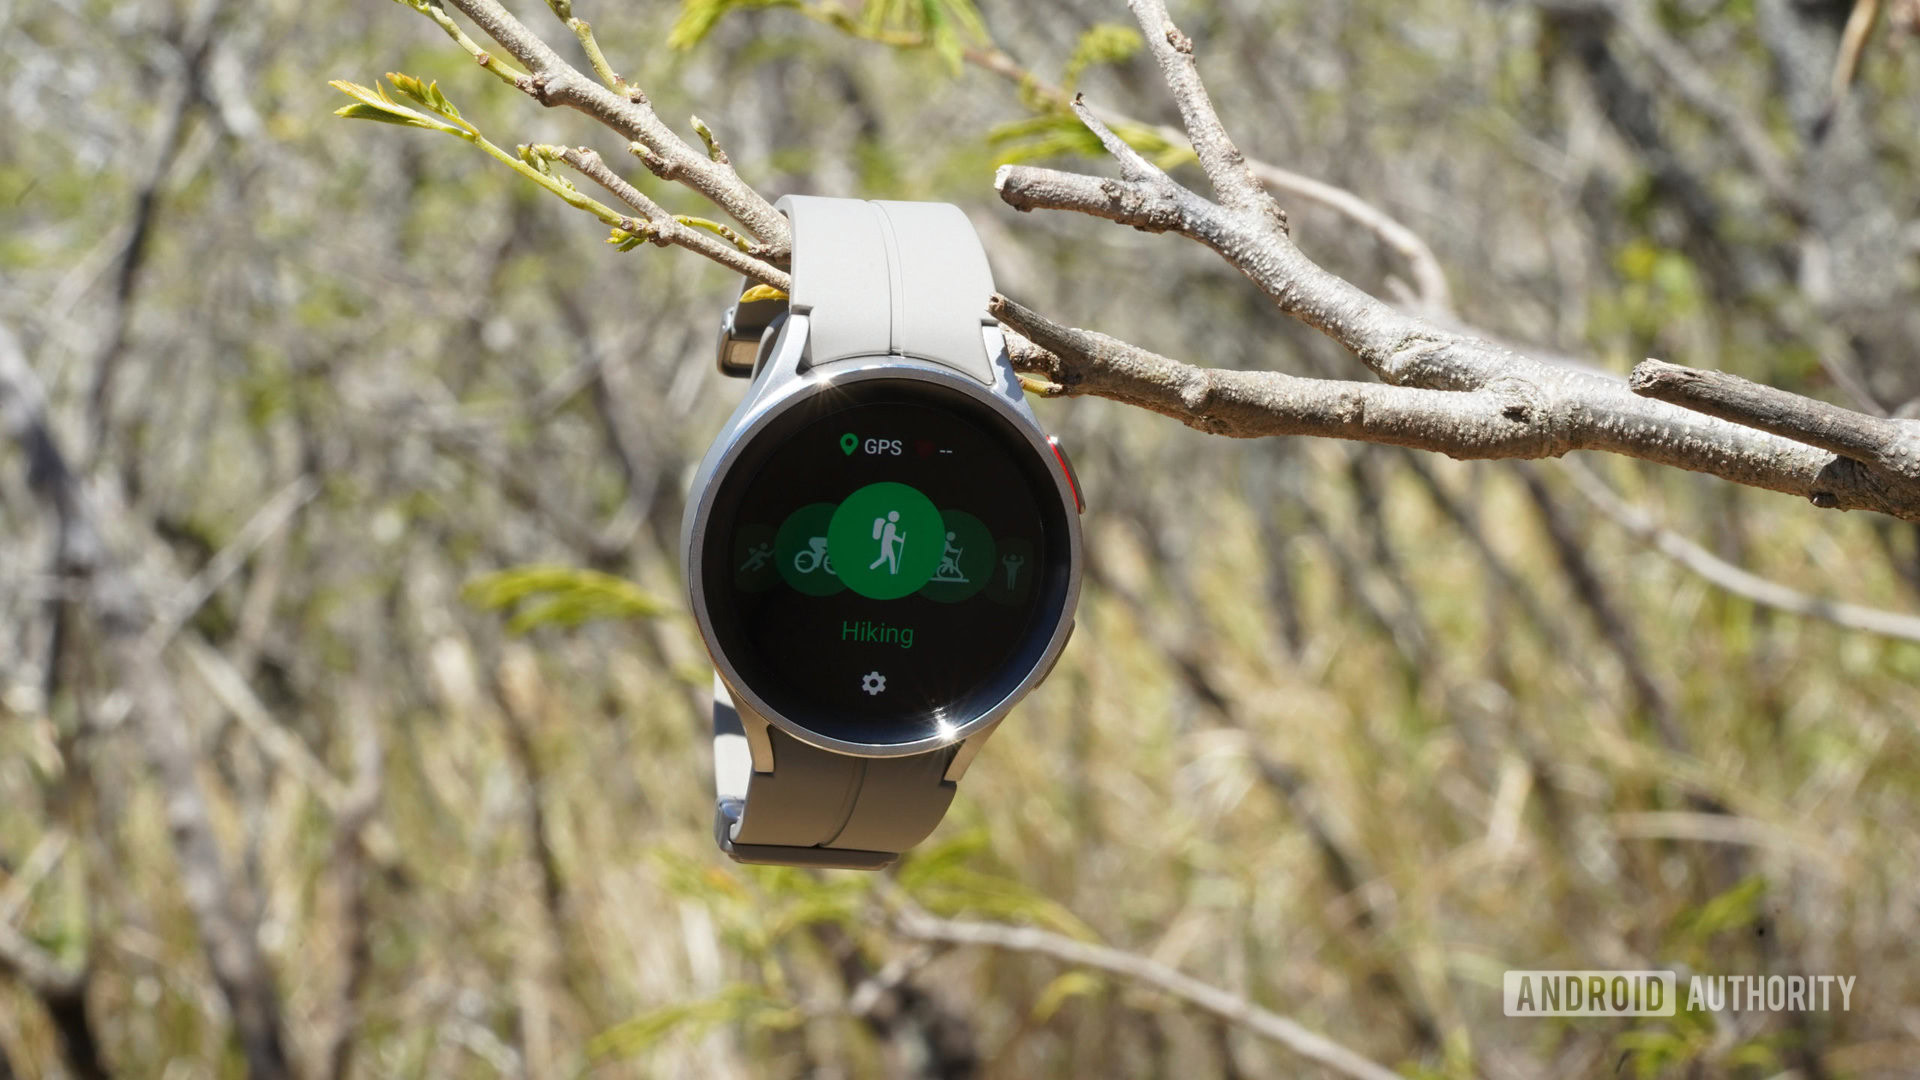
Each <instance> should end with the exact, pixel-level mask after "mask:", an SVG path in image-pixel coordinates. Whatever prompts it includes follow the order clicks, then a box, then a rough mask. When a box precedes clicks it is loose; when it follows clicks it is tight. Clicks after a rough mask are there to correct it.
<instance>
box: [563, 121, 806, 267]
mask: <svg viewBox="0 0 1920 1080" xmlns="http://www.w3.org/2000/svg"><path fill="white" fill-rule="evenodd" d="M560 156H561V159H562V160H563V161H565V162H566V163H567V164H569V165H571V166H573V167H574V168H575V169H577V170H579V172H580V174H581V175H582V176H585V177H586V178H587V179H589V180H592V181H593V182H594V183H596V184H599V185H600V186H601V187H603V188H606V189H607V192H608V194H610V195H612V196H613V197H614V198H616V199H619V200H620V201H621V202H623V203H626V204H627V205H628V206H631V207H633V209H634V210H635V211H637V212H638V213H639V214H640V215H641V217H643V218H645V219H646V221H647V223H648V225H650V226H651V227H652V228H651V232H652V235H653V241H654V243H656V244H661V245H663V246H664V245H669V244H671V245H674V246H677V247H683V248H686V249H687V250H689V251H692V252H695V253H696V254H700V255H704V256H706V257H707V258H709V259H712V260H713V261H714V262H717V263H719V264H720V265H722V266H725V267H727V268H729V269H732V270H737V271H739V272H740V273H742V274H745V275H746V276H748V277H750V278H752V279H753V280H755V281H758V282H760V283H761V284H763V285H771V286H773V287H774V288H776V289H779V290H780V291H781V292H792V291H793V276H792V275H790V274H788V273H787V272H786V271H784V270H781V269H779V268H777V267H775V266H773V265H772V264H771V263H767V262H765V261H762V260H760V259H757V258H754V256H753V255H752V254H750V253H748V252H744V251H741V250H740V249H739V248H738V247H736V246H734V245H732V244H729V243H727V242H725V241H723V240H721V239H720V238H719V237H718V236H716V235H714V234H713V233H710V232H707V231H705V230H703V229H696V228H693V227H691V226H688V225H683V224H681V223H680V222H679V221H677V220H675V218H674V216H673V215H672V214H670V213H668V212H667V211H666V209H665V208H664V207H662V206H661V205H660V204H659V203H657V202H654V201H653V200H652V199H649V198H647V196H646V195H645V194H643V193H642V192H641V191H640V189H639V188H637V187H634V186H633V185H632V184H631V183H629V182H628V181H627V179H626V177H623V176H621V175H620V174H619V173H616V172H614V171H613V170H612V169H611V168H608V167H607V163H606V161H605V160H604V159H602V158H601V157H600V155H599V154H598V153H596V152H594V151H593V150H591V149H588V148H587V147H584V146H578V147H573V148H571V149H568V150H565V151H563V152H562V153H561V155H560ZM755 250H757V251H760V252H765V251H767V250H769V249H768V247H767V245H765V244H760V245H756V248H755Z"/></svg>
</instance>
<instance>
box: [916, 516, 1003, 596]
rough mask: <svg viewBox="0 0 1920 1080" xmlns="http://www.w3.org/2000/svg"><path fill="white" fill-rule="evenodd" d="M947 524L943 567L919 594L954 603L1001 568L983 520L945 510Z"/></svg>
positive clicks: (941, 557)
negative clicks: (996, 560)
mask: <svg viewBox="0 0 1920 1080" xmlns="http://www.w3.org/2000/svg"><path fill="white" fill-rule="evenodd" d="M940 516H941V517H942V518H943V519H945V521H946V524H947V531H946V534H945V535H944V536H943V537H942V539H943V540H945V543H944V544H943V545H942V547H941V550H940V565H939V566H937V567H935V568H934V571H933V577H932V578H930V579H928V581H927V587H926V588H924V589H921V590H920V595H922V596H924V597H926V598H927V599H929V600H937V601H939V602H940V603H942V604H955V603H959V602H960V601H962V600H965V599H966V598H967V597H969V596H972V595H973V594H974V593H977V592H979V591H980V590H981V589H984V588H986V587H987V581H988V579H990V578H991V577H992V576H993V571H994V570H995V569H997V568H998V564H997V563H996V562H995V558H996V556H995V553H994V543H993V534H992V533H990V532H988V531H987V527H986V526H985V525H984V524H982V523H981V521H980V519H979V518H977V517H974V516H973V515H972V514H969V513H967V512H966V511H965V510H943V511H941V512H940Z"/></svg>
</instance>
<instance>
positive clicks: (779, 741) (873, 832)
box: [713, 195, 993, 869]
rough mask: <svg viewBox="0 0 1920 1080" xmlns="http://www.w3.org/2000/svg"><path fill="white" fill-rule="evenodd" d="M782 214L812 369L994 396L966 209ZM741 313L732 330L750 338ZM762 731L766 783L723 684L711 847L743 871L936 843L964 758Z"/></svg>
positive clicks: (808, 202)
mask: <svg viewBox="0 0 1920 1080" xmlns="http://www.w3.org/2000/svg"><path fill="white" fill-rule="evenodd" d="M778 206H779V207H780V209H782V210H784V211H785V212H786V213H787V216H788V217H789V218H790V219H791V220H792V222H793V234H794V243H793V291H792V294H791V309H792V311H793V312H794V313H796V314H805V315H807V316H808V344H807V361H808V363H809V364H811V365H813V366H816V367H817V366H820V365H824V364H832V363H836V362H839V361H842V360H849V359H853V358H858V357H873V356H880V355H888V354H892V355H899V356H911V357H915V358H917V359H921V360H926V361H930V362H933V363H939V364H944V365H946V366H947V367H950V368H953V369H955V370H956V371H960V372H962V373H964V374H966V375H969V376H971V377H973V378H976V379H978V380H980V381H981V382H982V383H985V384H987V385H992V384H993V371H992V367H991V365H990V361H989V358H988V356H987V352H986V344H985V341H984V339H983V337H982V335H981V326H982V325H983V324H985V323H990V322H991V320H990V319H989V317H988V316H987V313H986V310H987V298H988V297H989V296H990V295H991V294H992V292H993V277H992V275H991V273H990V272H989V270H988V267H987V259H986V253H985V252H984V251H983V250H982V249H981V247H980V240H979V238H978V236H976V235H975V234H974V231H973V226H972V225H971V224H970V223H969V222H968V221H967V217H966V215H965V214H964V213H962V212H961V211H960V209H959V208H958V207H956V206H951V205H947V204H944V203H907V202H872V201H866V200H859V199H828V198H818V197H813V196H801V195H790V196H787V197H786V198H783V199H781V200H780V202H779V203H778ZM741 314H744V312H739V311H737V312H736V313H735V314H732V315H729V317H728V321H727V323H726V327H727V332H730V333H734V334H739V335H743V336H744V335H747V334H752V333H754V327H752V326H749V325H747V324H746V323H743V322H740V321H738V316H739V315H741ZM756 321H757V320H756ZM763 326H764V324H763ZM722 348H723V349H724V348H725V339H724V336H723V344H722ZM766 731H767V737H768V739H769V741H770V742H771V744H772V749H773V755H772V756H773V768H772V770H771V771H769V772H756V771H754V769H753V760H752V755H751V753H750V752H749V749H748V745H747V739H746V733H745V729H744V727H743V726H742V723H741V719H740V716H739V713H738V712H737V711H736V710H735V708H734V705H733V702H732V699H731V697H730V695H729V694H728V691H727V688H726V686H725V684H724V683H722V682H721V681H720V680H719V679H718V678H716V679H715V680H714V709H713V733H714V783H715V787H716V789H717V794H718V812H717V814H716V817H715V832H716V837H715V838H716V839H717V840H718V841H719V843H720V846H721V848H723V849H724V850H726V851H727V853H728V854H730V855H731V856H733V858H735V859H736V860H738V861H741V862H758V863H777V864H783V865H789V866H833V867H848V868H855V869H877V868H879V867H882V866H885V865H887V864H888V863H890V862H892V861H893V860H894V859H895V858H896V857H897V856H898V854H899V853H900V852H902V851H905V850H906V849H907V848H910V847H912V846H913V845H915V844H917V843H919V842H920V841H921V840H924V839H926V837H927V835H928V834H929V833H931V832H932V831H933V829H934V827H935V826H936V825H938V824H939V823H940V819H941V818H942V817H944V816H945V815H946V812H947V807H948V805H949V804H950V803H952V801H953V794H954V784H953V782H952V781H950V780H947V779H946V772H947V768H948V766H949V765H950V764H951V763H952V761H953V757H954V752H955V750H956V749H957V748H956V747H945V748H942V749H940V750H936V751H931V752H929V753H925V754H916V755H912V756H908V757H892V758H863V757H854V756H851V755H847V754H838V753H833V752H831V751H827V750H822V749H819V748H817V747H814V746H809V745H807V744H806V743H803V742H800V741H799V740H797V739H795V738H793V737H792V736H790V735H788V734H786V733H785V732H784V731H782V730H781V729H780V728H779V727H777V726H775V725H772V724H768V725H766Z"/></svg>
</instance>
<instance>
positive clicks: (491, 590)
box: [461, 566, 672, 634]
mask: <svg viewBox="0 0 1920 1080" xmlns="http://www.w3.org/2000/svg"><path fill="white" fill-rule="evenodd" d="M461 596H462V597H463V598H464V599H465V600H466V601H467V603H469V604H472V605H474V606H475V607H480V608H485V609H487V610H489V611H497V610H500V609H502V608H508V607H514V608H517V609H518V610H517V611H516V613H515V614H514V615H513V616H512V617H511V618H509V619H508V620H507V629H508V630H510V631H512V632H514V633H516V634H519V633H525V632H526V631H528V630H531V629H534V628H535V627H539V626H578V625H580V624H581V623H584V622H587V621H589V620H593V619H632V618H646V617H649V616H654V615H659V614H662V613H664V612H666V611H670V610H672V609H671V608H670V607H669V606H668V605H667V604H665V603H663V602H661V601H660V600H658V599H656V598H655V597H654V596H652V595H651V594H649V593H647V592H644V591H642V590H641V589H640V588H639V587H638V586H636V585H634V584H633V583H632V582H630V581H627V580H625V579H623V578H617V577H614V576H613V575H611V574H603V573H600V572H599V571H597V570H580V569H575V568H573V567H567V566H522V567H515V568H513V569H511V570H502V571H500V572H498V573H494V574H488V575H486V576H484V577H480V578H476V579H474V580H473V581H470V582H468V583H467V585H466V587H465V588H464V589H462V590H461Z"/></svg>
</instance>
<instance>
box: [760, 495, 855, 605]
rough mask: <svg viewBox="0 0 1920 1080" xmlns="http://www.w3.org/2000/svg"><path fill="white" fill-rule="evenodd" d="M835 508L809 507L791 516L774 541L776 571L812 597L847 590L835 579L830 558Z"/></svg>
mask: <svg viewBox="0 0 1920 1080" xmlns="http://www.w3.org/2000/svg"><path fill="white" fill-rule="evenodd" d="M832 520H833V504H832V503H827V502H817V503H808V504H807V505H805V506H803V507H801V508H800V509H798V510H795V511H794V512H793V513H791V514H788V515H787V520H785V521H783V522H781V523H780V531H779V532H778V533H776V534H775V535H774V538H773V568H774V569H775V570H778V571H779V572H780V578H781V580H783V581H785V582H786V583H787V584H789V585H791V586H793V587H794V588H795V589H796V590H798V591H800V592H803V593H806V594H807V595H808V596H832V595H833V594H834V593H837V592H839V591H840V590H841V589H843V588H845V587H846V586H845V585H844V584H843V583H842V582H841V581H840V579H839V578H838V577H835V576H834V570H835V566H834V562H833V559H832V557H831V556H829V555H828V554H827V524H828V523H829V522H831V521H832Z"/></svg>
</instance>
